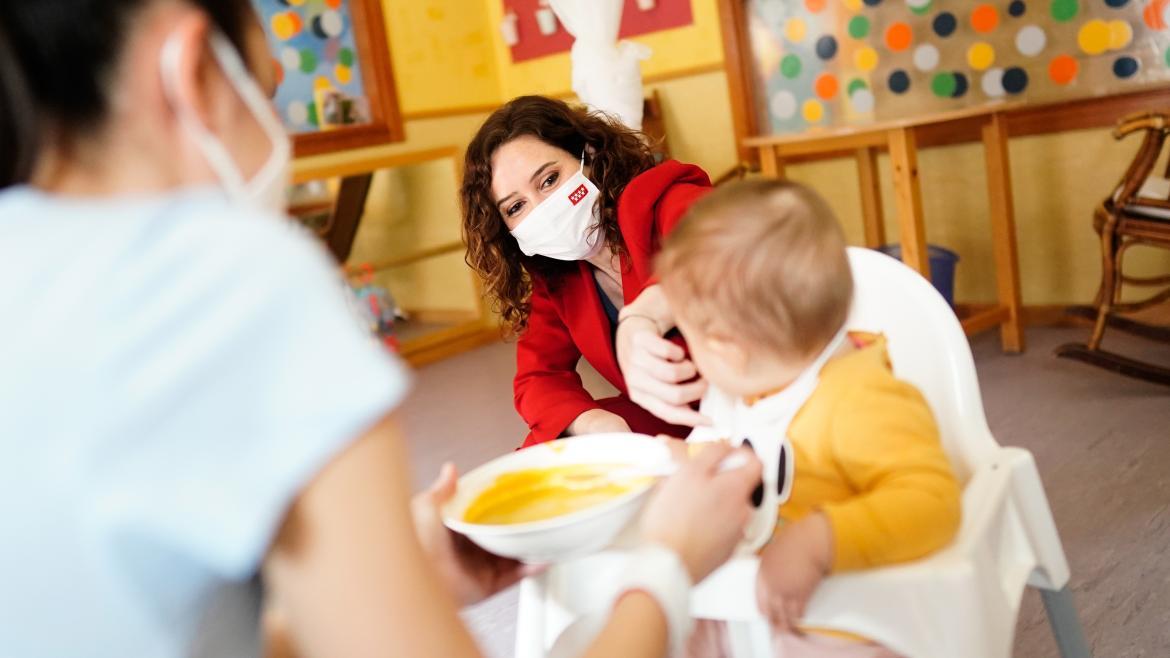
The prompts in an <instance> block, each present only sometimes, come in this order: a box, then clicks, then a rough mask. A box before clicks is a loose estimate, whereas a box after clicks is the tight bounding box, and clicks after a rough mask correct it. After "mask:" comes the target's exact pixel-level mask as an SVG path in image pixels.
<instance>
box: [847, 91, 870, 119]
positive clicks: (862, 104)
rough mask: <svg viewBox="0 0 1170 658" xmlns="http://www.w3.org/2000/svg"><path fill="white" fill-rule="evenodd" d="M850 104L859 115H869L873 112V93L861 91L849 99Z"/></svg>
mask: <svg viewBox="0 0 1170 658" xmlns="http://www.w3.org/2000/svg"><path fill="white" fill-rule="evenodd" d="M849 104H850V105H851V106H852V108H853V111H854V112H857V113H858V114H869V113H870V112H873V105H874V98H873V92H872V91H870V90H868V89H859V90H857V92H855V93H854V94H853V95H851V96H850V97H849Z"/></svg>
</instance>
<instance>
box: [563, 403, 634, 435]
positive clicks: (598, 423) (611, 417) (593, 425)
mask: <svg viewBox="0 0 1170 658" xmlns="http://www.w3.org/2000/svg"><path fill="white" fill-rule="evenodd" d="M629 431H630V424H629V423H627V422H626V419H625V418H622V417H621V416H619V415H617V414H615V413H613V412H612V411H606V410H605V409H590V410H589V411H586V412H584V413H582V414H581V415H580V416H577V419H576V420H574V421H573V422H572V423H571V424H570V425H569V434H570V435H572V436H580V435H582V434H602V433H604V432H629Z"/></svg>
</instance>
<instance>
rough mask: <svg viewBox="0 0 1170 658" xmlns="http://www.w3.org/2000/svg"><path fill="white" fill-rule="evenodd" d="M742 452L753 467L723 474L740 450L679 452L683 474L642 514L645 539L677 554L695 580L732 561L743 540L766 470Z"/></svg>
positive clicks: (722, 446) (718, 445) (716, 446)
mask: <svg viewBox="0 0 1170 658" xmlns="http://www.w3.org/2000/svg"><path fill="white" fill-rule="evenodd" d="M672 443H677V446H678V447H679V448H683V447H684V444H682V442H679V441H672ZM741 450H742V451H743V453H744V454H745V456H746V457H747V458H748V463H747V465H746V466H743V467H740V468H735V469H732V470H728V471H723V472H720V471H719V467H720V464H721V462H722V461H723V460H724V459H725V458H726V457H728V456H730V455H731V454H732V452H734V449H733V448H731V446H729V445H728V444H726V443H723V442H712V443H710V444H708V445H707V446H706V447H704V448H703V449H702V451H700V452H699V453H698V455H696V456H695V457H694V458H691V459H687V458H686V451H685V449H683V450H681V451H680V450H675V451H674V452H675V456H676V459H677V460H679V461H681V462H682V465H681V467H680V469H679V471H678V472H677V473H675V474H674V475H673V476H671V477H670V478H669V479H667V480H666V481H665V482H663V483H662V485H661V486H660V487H659V488H658V490H657V491H655V493H654V496H653V497H652V498H651V499H650V502H649V503H648V504H647V505H646V510H645V512H644V514H643V515H642V522H641V524H642V525H641V530H642V538H643V539H645V540H647V541H652V542H656V543H659V544H662V545H664V546H666V547H668V548H671V549H673V550H674V551H675V552H677V553H678V555H679V557H681V558H682V561H683V564H685V565H686V566H687V571H689V572H690V574H691V580H692V582H695V583H698V582H699V581H701V580H703V579H704V578H706V577H707V575H708V574H710V573H711V572H712V571H714V570H715V569H716V568H718V567H719V566H720V565H721V564H723V563H724V562H726V561H727V558H729V557H731V552H732V551H733V550H734V549H735V545H736V544H738V543H739V541H740V540H741V539H743V532H744V527H745V526H746V525H747V522H748V519H749V518H750V516H751V511H752V507H751V502H750V498H751V492H752V490H753V489H755V488H756V486H757V485H759V483H760V473H761V470H760V469H761V466H760V462H759V460H758V459H756V456H755V454H754V453H752V452H751V451H748V450H743V449H741Z"/></svg>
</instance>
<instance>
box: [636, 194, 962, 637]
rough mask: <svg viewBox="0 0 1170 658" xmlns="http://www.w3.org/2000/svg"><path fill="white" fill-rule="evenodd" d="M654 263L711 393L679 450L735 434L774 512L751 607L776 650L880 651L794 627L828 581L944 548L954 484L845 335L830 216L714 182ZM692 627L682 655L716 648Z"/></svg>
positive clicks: (849, 282) (871, 344) (953, 522)
mask: <svg viewBox="0 0 1170 658" xmlns="http://www.w3.org/2000/svg"><path fill="white" fill-rule="evenodd" d="M657 267H658V274H659V277H660V280H661V283H662V286H663V290H664V292H665V293H666V296H667V299H668V300H669V301H670V303H671V306H672V308H673V309H675V316H676V321H677V324H678V328H679V330H680V331H681V332H682V334H683V335H684V336H685V337H686V339H687V345H688V347H689V349H690V353H691V357H692V359H693V360H694V363H695V366H696V367H697V368H698V370H699V372H700V373H701V374H702V376H703V377H704V378H705V379H706V380H707V382H708V383H709V385H710V388H709V390H708V392H707V394H706V395H705V396H704V398H703V400H702V402H701V406H700V411H701V412H702V413H703V414H704V415H706V416H707V417H708V418H710V419H711V420H712V422H713V423H714V425H713V427H709V428H701V429H698V430H696V431H695V432H694V433H693V434H692V435H691V437H690V438H689V439H688V440H690V441H701V440H714V439H729V440H731V441H733V442H735V443H739V442H740V441H742V440H745V439H747V440H750V441H751V443H752V445H753V447H755V449H756V450H757V452H759V453H760V454H761V457H762V458H763V459H764V463H765V467H766V468H768V466H767V465H768V464H769V461H771V463H772V467H771V472H768V473H766V474H765V484H766V487H767V488H766V489H765V490H764V491H763V494H764V495H763V496H757V497H758V498H760V499H762V500H764V501H765V503H766V502H768V501H774V502H773V504H775V503H776V502H781V501H783V504H782V505H781V506H780V508H779V514H778V516H779V519H778V520H775V530H774V532H773V531H772V527H771V526H772V518H771V517H770V516H769V517H768V518H767V520H768V524H767V527H764V528H762V530H763V534H762V536H761V537H760V539H761V541H760V542H758V543H763V542H764V541H766V542H767V543H766V545H764V546H763V550H762V553H761V566H760V573H759V582H758V587H757V593H758V596H757V598H758V603H759V605H760V608H761V610H762V612H763V613H764V614H765V615H766V616H767V617H768V618H769V619H770V620H771V622H772V624H773V626H774V628H775V629H776V631H777V636H776V645H777V652H778V654H779V655H782V656H785V657H788V656H805V655H815V656H874V657H877V656H892V655H893V654H892V653H890V652H889V651H888V650H886V649H884V648H882V647H880V646H877V645H875V644H873V643H870V642H868V641H866V640H865V639H864V638H857V637H848V636H843V635H842V634H840V633H836V634H831V633H828V632H816V631H815V630H814V629H809V628H804V627H802V626H800V620H801V617H802V616H803V614H804V609H805V605H806V603H807V602H808V600H809V598H810V597H811V595H812V593H813V592H814V591H815V590H816V588H817V586H818V584H819V583H820V582H821V580H822V579H823V578H824V577H825V576H826V575H828V574H831V573H837V572H842V571H850V570H854V569H868V568H873V567H879V566H882V565H887V564H892V563H896V562H902V561H906V560H912V559H915V558H918V557H922V556H925V555H927V554H929V553H931V552H934V551H937V550H939V549H940V548H942V547H944V546H945V545H947V544H948V543H949V542H950V541H951V539H952V538H953V537H954V535H955V532H956V531H957V529H958V525H959V486H958V484H957V482H956V479H955V475H954V473H953V472H952V469H951V466H950V462H949V461H948V459H947V456H946V454H945V453H944V452H943V449H942V446H941V444H940V443H939V436H938V428H937V426H936V425H935V422H934V419H933V417H932V415H931V411H930V408H929V407H928V406H927V404H926V401H925V400H924V399H923V397H922V395H921V394H920V393H919V392H918V390H916V389H915V388H914V387H913V386H911V385H910V384H908V383H906V382H903V381H899V380H898V379H896V378H895V377H894V375H893V373H892V372H891V370H890V363H889V357H888V355H887V352H886V343H885V338H884V337H883V336H880V335H863V334H859V333H847V332H846V331H845V328H844V324H845V319H846V317H847V315H848V313H849V307H850V302H851V300H852V295H853V279H852V275H851V272H850V268H849V260H848V258H847V256H846V251H845V241H844V237H843V235H842V232H841V229H840V227H839V226H838V224H837V221H836V219H835V218H834V216H833V213H832V211H831V210H830V209H829V207H828V205H827V204H826V203H825V201H824V200H823V199H822V198H820V197H819V196H817V195H816V194H815V193H814V192H812V191H811V190H809V189H807V188H805V187H803V186H801V185H797V184H794V183H789V182H779V181H766V180H757V181H749V182H744V183H740V184H736V185H729V186H727V187H725V188H721V189H719V190H717V191H715V192H713V193H711V194H710V195H708V196H707V197H705V198H704V199H703V200H702V201H700V202H699V203H697V204H696V205H695V206H693V207H692V209H691V210H690V213H689V215H688V216H687V218H686V219H685V220H684V221H682V222H681V223H680V225H679V226H678V228H677V229H675V231H674V232H673V233H672V234H671V235H670V237H669V238H668V239H667V242H666V244H665V245H664V247H663V250H662V252H661V255H660V256H659V259H658V263H657ZM781 446H785V450H784V451H785V454H784V455H783V457H782V458H781V457H780V456H779V455H777V451H779V450H780V447H781ZM758 493H759V492H757V494H758ZM785 496H786V497H787V500H786V501H784V500H783V498H784V497H785ZM766 508H767V507H766V506H765V509H766ZM760 530H761V528H754V529H752V530H749V536H750V535H751V534H752V533H753V532H755V533H757V534H759V532H760ZM699 628H700V630H701V632H699V633H697V634H696V637H695V638H694V640H693V641H692V647H691V650H692V653H694V654H695V655H702V656H711V655H718V654H720V653H725V651H721V650H720V645H722V644H723V643H724V640H723V639H722V637H721V635H723V634H724V633H722V629H721V628H720V627H718V626H715V625H712V624H701V625H700V627H699ZM699 647H706V648H699Z"/></svg>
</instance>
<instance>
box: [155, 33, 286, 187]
mask: <svg viewBox="0 0 1170 658" xmlns="http://www.w3.org/2000/svg"><path fill="white" fill-rule="evenodd" d="M209 43H210V45H211V52H212V55H213V56H214V57H215V60H216V62H217V63H218V64H219V66H220V68H221V69H223V72H224V75H225V76H227V79H228V82H230V83H231V85H232V87H233V88H235V90H236V92H237V93H238V94H239V95H240V98H241V100H243V101H244V105H246V106H247V107H248V110H249V111H250V112H251V114H252V116H253V117H254V118H255V119H256V121H257V123H259V124H260V128H261V130H263V131H264V133H265V135H266V136H267V137H268V139H269V141H270V142H272V152H271V155H270V156H269V158H268V160H267V161H265V163H264V164H263V165H262V166H261V167H260V170H259V171H257V172H256V175H255V177H254V180H266V179H268V178H270V177H272V176H274V175H279V171H277V170H280V169H282V168H283V167H284V163H285V162H287V160H288V158H289V155H290V146H289V143H288V137H287V135H286V134H285V132H284V127H283V126H282V125H281V124H280V122H279V121H278V120H277V118H276V116H275V114H274V113H273V111H272V107H271V104H270V103H269V101H268V99H267V97H265V96H264V93H263V92H262V91H261V90H260V86H259V85H258V84H256V81H255V80H253V79H252V76H251V75H250V74H249V73H248V70H247V68H246V67H245V66H244V62H243V60H242V59H241V58H240V54H239V52H237V51H236V49H235V47H234V46H232V44H231V42H230V41H228V39H227V37H225V36H224V35H223V34H222V33H220V32H218V31H215V32H212V34H211V36H210V38H209ZM182 54H183V53H182V44H181V43H180V42H179V38H178V34H177V33H176V34H172V35H171V36H169V37H168V38H167V41H166V43H165V44H163V49H162V53H161V56H160V57H161V59H160V61H161V65H162V83H163V92H164V93H165V94H166V96H167V100H168V101H170V104H171V106H172V107H173V108H174V110H175V114H176V115H177V116H178V118H179V121H180V122H181V123H182V124H183V125H184V126H185V127H186V128H187V129H188V130H190V131H191V134H192V135H193V136H194V138H195V140H196V145H197V146H198V147H199V149H200V150H201V151H202V152H203V156H204V158H205V159H206V160H207V164H208V166H210V167H211V168H212V169H213V170H214V171H215V173H216V175H217V176H218V177H219V179H220V182H221V183H222V184H223V186H224V188H225V190H226V191H227V193H228V195H229V196H231V197H233V198H238V197H241V196H244V195H245V194H246V192H247V187H248V181H247V180H246V179H245V178H244V174H243V172H242V171H241V170H240V167H239V166H238V165H237V164H236V161H235V159H234V158H233V157H232V155H231V153H230V152H229V151H228V150H227V147H225V146H224V144H223V142H222V141H221V140H220V139H219V138H218V137H217V136H216V135H215V134H213V133H212V132H211V131H210V130H208V129H207V126H205V125H204V124H203V122H202V121H201V120H200V119H199V117H198V116H196V115H195V113H194V112H193V111H192V110H191V108H190V107H189V106H188V105H187V104H185V103H182V102H180V100H179V93H178V80H179V70H180V59H181V57H182Z"/></svg>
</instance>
